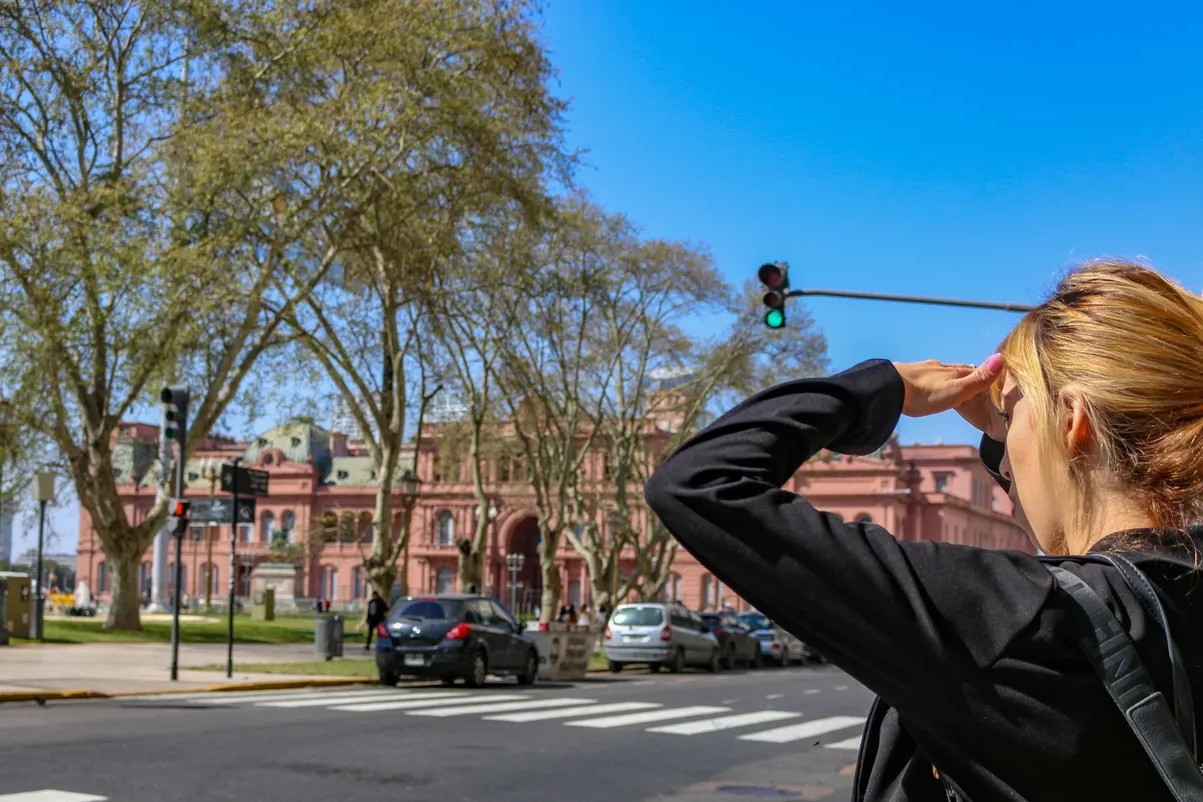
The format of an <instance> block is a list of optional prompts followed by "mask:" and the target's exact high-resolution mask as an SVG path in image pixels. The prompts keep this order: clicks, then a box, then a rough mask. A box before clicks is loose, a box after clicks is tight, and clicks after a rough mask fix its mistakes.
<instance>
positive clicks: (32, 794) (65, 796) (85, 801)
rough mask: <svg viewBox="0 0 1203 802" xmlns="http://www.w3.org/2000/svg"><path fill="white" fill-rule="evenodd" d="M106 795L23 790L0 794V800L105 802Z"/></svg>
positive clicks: (2, 801)
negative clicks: (18, 792)
mask: <svg viewBox="0 0 1203 802" xmlns="http://www.w3.org/2000/svg"><path fill="white" fill-rule="evenodd" d="M107 801H108V797H107V796H96V795H95V794H77V793H74V792H73V791H53V790H50V789H44V790H42V791H25V792H23V793H20V794H0V802H107Z"/></svg>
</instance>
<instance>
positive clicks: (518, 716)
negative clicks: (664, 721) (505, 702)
mask: <svg viewBox="0 0 1203 802" xmlns="http://www.w3.org/2000/svg"><path fill="white" fill-rule="evenodd" d="M661 706H662V705H659V704H657V703H655V702H613V703H611V704H607V705H590V706H587V707H569V708H566V709H563V710H536V711H535V712H533V713H509V714H507V715H504V716H485V721H512V722H516V723H519V724H525V723H526V722H528V721H551V720H552V719H557V718H582V717H584V716H596V715H600V714H602V713H626V712H628V711H630V710H648V709H650V708H653V707H661Z"/></svg>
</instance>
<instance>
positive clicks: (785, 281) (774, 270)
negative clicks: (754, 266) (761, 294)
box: [756, 262, 789, 292]
mask: <svg viewBox="0 0 1203 802" xmlns="http://www.w3.org/2000/svg"><path fill="white" fill-rule="evenodd" d="M756 275H757V277H758V278H759V279H760V283H761V284H763V285H764V286H766V287H768V288H769V289H770V290H776V291H778V292H780V291H782V290H785V289H786V288H788V287H789V274H788V273H787V272H786V268H785V266H784V265H780V264H776V263H773V262H770V263H769V264H764V265H761V266H760V270H758V271H757V273H756Z"/></svg>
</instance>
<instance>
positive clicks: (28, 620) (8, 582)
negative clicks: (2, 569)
mask: <svg viewBox="0 0 1203 802" xmlns="http://www.w3.org/2000/svg"><path fill="white" fill-rule="evenodd" d="M0 583H3V584H4V587H5V593H4V597H5V599H4V629H5V630H7V632H8V637H10V638H32V637H33V580H31V579H30V578H29V577H28V576H25V575H18V576H14V575H13V574H8V575H7V576H0Z"/></svg>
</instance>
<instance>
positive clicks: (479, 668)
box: [464, 652, 489, 688]
mask: <svg viewBox="0 0 1203 802" xmlns="http://www.w3.org/2000/svg"><path fill="white" fill-rule="evenodd" d="M471 671H472V673H470V674H469V675H468V676H467V677H465V678H464V682H465V683H466V684H467V686H468V687H469V688H479V687H481V686H482V685H484V684H485V677H487V676H488V675H489V666H488V664H487V663H486V662H485V653H484V652H477V653H476V654H474V655H473V656H472V670H471Z"/></svg>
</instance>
